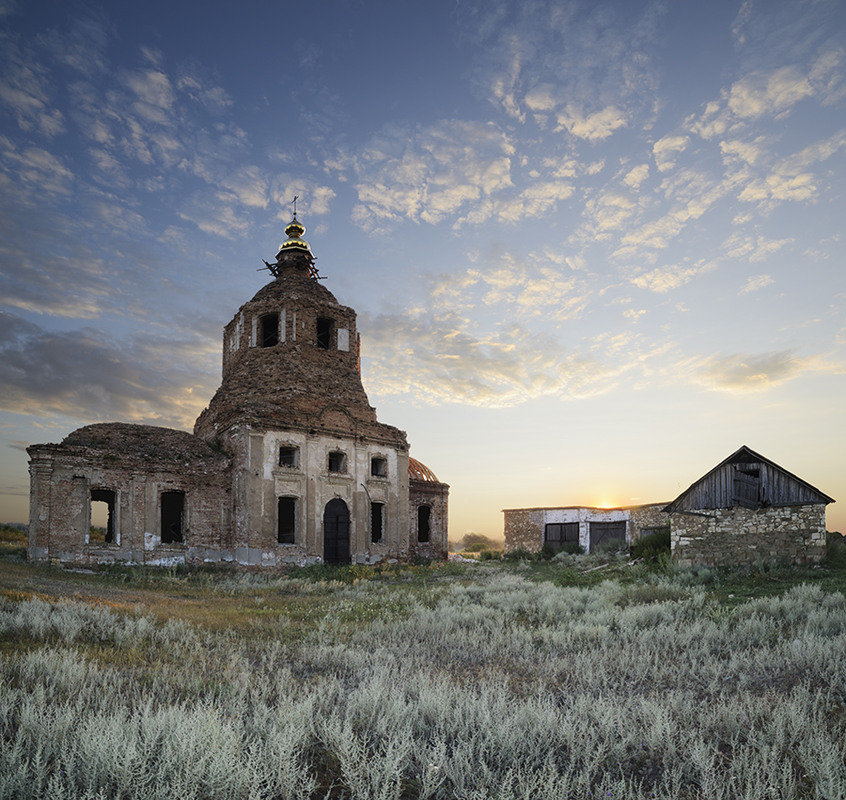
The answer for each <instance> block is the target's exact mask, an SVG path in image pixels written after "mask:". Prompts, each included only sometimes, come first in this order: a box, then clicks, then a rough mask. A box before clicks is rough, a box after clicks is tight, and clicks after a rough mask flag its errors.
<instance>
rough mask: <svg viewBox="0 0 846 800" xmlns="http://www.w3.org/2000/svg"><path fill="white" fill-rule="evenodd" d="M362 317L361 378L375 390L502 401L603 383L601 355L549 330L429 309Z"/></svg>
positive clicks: (425, 398)
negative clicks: (570, 345)
mask: <svg viewBox="0 0 846 800" xmlns="http://www.w3.org/2000/svg"><path fill="white" fill-rule="evenodd" d="M360 322H361V325H362V330H363V331H364V334H365V335H366V342H367V347H366V355H367V356H369V357H368V358H366V361H367V364H366V367H365V379H366V385H367V386H368V389H369V390H371V391H373V392H375V393H377V394H381V395H401V396H409V397H414V398H416V400H417V401H419V402H422V403H431V404H444V403H466V404H469V405H477V406H487V407H504V406H512V405H516V404H519V403H522V402H525V401H526V400H529V399H531V398H534V397H541V396H545V395H558V396H569V397H580V396H585V395H589V394H594V393H596V392H598V391H603V390H605V389H607V387H608V383H607V380H606V377H607V376H606V370H605V368H604V367H603V366H602V365H601V364H600V362H598V361H597V360H595V359H593V358H591V357H589V356H586V355H577V354H575V353H573V352H567V351H566V350H565V349H564V348H562V347H561V346H560V345H558V344H557V343H556V342H554V341H553V340H552V339H551V338H550V337H549V336H546V335H541V334H533V333H531V332H530V331H528V330H527V329H525V328H523V327H521V326H519V325H513V326H508V327H507V328H503V329H502V330H499V331H495V332H491V333H480V332H476V331H474V330H473V329H472V326H471V325H470V324H469V323H468V322H467V320H466V319H464V318H460V317H457V316H454V315H428V314H427V315H422V314H421V315H414V314H401V315H395V316H388V315H379V316H375V317H364V318H361V319H360ZM409 353H413V357H411V358H409Z"/></svg>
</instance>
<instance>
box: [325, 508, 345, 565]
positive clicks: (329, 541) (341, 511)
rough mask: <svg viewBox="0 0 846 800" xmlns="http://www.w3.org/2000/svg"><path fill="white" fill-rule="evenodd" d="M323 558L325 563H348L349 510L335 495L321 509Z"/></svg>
mask: <svg viewBox="0 0 846 800" xmlns="http://www.w3.org/2000/svg"><path fill="white" fill-rule="evenodd" d="M323 560H324V561H325V562H326V563H327V564H349V563H350V510H349V509H348V508H347V504H346V503H345V502H344V501H343V500H340V499H338V498H337V497H336V498H335V499H334V500H330V501H329V502H328V503H327V504H326V508H325V509H324V510H323Z"/></svg>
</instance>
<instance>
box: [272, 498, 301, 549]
mask: <svg viewBox="0 0 846 800" xmlns="http://www.w3.org/2000/svg"><path fill="white" fill-rule="evenodd" d="M277 518H278V524H277V526H276V541H277V542H279V544H295V543H296V533H297V522H296V520H297V498H296V497H280V498H279V500H278V503H277Z"/></svg>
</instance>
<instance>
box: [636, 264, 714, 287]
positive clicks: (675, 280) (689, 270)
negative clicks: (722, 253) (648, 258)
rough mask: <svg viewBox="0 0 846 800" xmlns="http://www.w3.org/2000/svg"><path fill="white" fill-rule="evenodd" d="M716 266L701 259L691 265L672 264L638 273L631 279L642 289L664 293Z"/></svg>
mask: <svg viewBox="0 0 846 800" xmlns="http://www.w3.org/2000/svg"><path fill="white" fill-rule="evenodd" d="M716 267H717V265H716V263H715V262H713V261H700V262H698V263H697V264H694V265H693V266H690V267H686V266H682V265H680V264H671V265H667V266H664V267H658V268H657V269H653V270H650V271H649V272H645V273H643V274H641V275H637V276H635V277H634V278H632V279H631V282H632V283H633V284H634V285H635V286H639V287H640V288H641V289H648V290H649V291H650V292H657V293H658V294H664V293H666V292H669V291H672V290H673V289H678V288H679V287H680V286H684V285H685V284H686V283H690V281H692V280H694V278H698V277H699V276H700V275H704V274H706V273H708V272H711V271H712V270H714V269H716Z"/></svg>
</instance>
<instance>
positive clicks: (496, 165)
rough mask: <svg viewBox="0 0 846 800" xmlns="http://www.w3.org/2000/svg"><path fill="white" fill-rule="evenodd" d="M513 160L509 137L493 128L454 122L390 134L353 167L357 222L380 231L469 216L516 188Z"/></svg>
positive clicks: (355, 216)
mask: <svg viewBox="0 0 846 800" xmlns="http://www.w3.org/2000/svg"><path fill="white" fill-rule="evenodd" d="M513 154H514V145H513V144H512V142H511V140H510V139H509V137H508V136H507V135H505V134H504V133H503V132H502V131H500V130H499V129H498V128H497V127H496V126H494V125H492V124H487V125H486V124H480V123H472V122H464V121H460V120H451V121H446V122H442V123H440V124H438V125H436V126H431V127H429V128H426V129H424V130H421V131H418V132H416V133H411V134H410V133H409V132H408V131H403V130H393V131H387V132H385V133H384V134H382V135H381V136H380V137H378V138H377V139H375V140H374V141H373V142H372V143H371V145H370V147H368V148H367V150H366V151H365V152H364V153H363V154H362V155H361V156H360V157H358V158H357V159H355V160H354V163H353V165H352V166H353V168H354V169H355V171H356V173H357V177H358V186H357V189H358V197H359V204H358V206H357V207H356V209H355V211H354V219H355V221H356V222H357V223H358V224H359V225H361V226H362V227H363V228H365V229H368V230H377V229H379V228H380V227H381V226H383V225H385V224H388V223H391V222H395V221H397V220H400V219H408V220H412V221H415V222H427V223H430V224H436V223H438V222H441V221H442V220H444V219H446V218H448V217H451V216H457V215H458V214H459V213H460V212H461V211H462V210H463V211H465V213H466V212H467V209H468V208H469V207H470V206H474V207H477V206H479V205H484V204H485V203H486V202H487V201H489V199H490V198H491V197H492V196H493V195H495V194H497V193H498V192H500V191H502V190H504V189H506V188H507V187H510V186H512V180H511V158H512V156H513ZM477 213H478V212H477ZM489 213H491V212H489Z"/></svg>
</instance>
